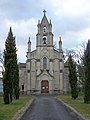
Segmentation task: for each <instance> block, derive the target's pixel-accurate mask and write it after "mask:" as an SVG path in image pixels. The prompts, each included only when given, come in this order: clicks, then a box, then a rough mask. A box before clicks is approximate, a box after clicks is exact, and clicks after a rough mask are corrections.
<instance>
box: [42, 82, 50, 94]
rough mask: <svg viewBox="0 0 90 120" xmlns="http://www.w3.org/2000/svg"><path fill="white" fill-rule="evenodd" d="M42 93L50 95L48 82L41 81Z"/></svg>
mask: <svg viewBox="0 0 90 120" xmlns="http://www.w3.org/2000/svg"><path fill="white" fill-rule="evenodd" d="M41 93H49V82H48V80H42V81H41Z"/></svg>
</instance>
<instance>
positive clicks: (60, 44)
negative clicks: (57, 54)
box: [59, 36, 62, 51]
mask: <svg viewBox="0 0 90 120" xmlns="http://www.w3.org/2000/svg"><path fill="white" fill-rule="evenodd" d="M61 50H62V40H61V36H60V37H59V51H61Z"/></svg>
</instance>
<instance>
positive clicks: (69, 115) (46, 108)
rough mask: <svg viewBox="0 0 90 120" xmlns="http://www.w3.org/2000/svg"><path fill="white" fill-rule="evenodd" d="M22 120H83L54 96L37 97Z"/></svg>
mask: <svg viewBox="0 0 90 120" xmlns="http://www.w3.org/2000/svg"><path fill="white" fill-rule="evenodd" d="M20 120H82V119H81V118H80V117H78V115H76V114H75V113H74V112H73V111H71V110H70V109H68V108H67V107H65V106H64V105H63V104H62V103H61V102H60V101H58V100H57V99H55V96H53V95H47V94H44V95H43V94H42V95H37V96H36V99H35V101H34V102H33V103H32V105H31V106H30V108H29V109H28V110H27V111H26V113H25V114H24V115H23V116H22V118H21V119H20Z"/></svg>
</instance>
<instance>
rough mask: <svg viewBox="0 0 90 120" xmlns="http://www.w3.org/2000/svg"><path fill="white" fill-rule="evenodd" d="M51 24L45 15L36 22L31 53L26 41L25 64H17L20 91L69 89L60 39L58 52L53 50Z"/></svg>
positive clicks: (34, 91) (39, 91)
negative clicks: (33, 46)
mask: <svg viewBox="0 0 90 120" xmlns="http://www.w3.org/2000/svg"><path fill="white" fill-rule="evenodd" d="M53 37H54V36H53V33H52V23H51V20H50V22H49V21H48V19H47V17H46V13H45V11H44V15H43V18H42V20H41V21H40V20H38V25H37V34H36V49H35V50H33V51H31V41H30V38H29V41H28V51H27V55H26V57H27V60H26V63H19V81H20V82H19V86H20V91H25V92H27V93H28V94H30V93H31V94H33V93H51V94H53V93H63V92H65V91H68V89H69V80H68V73H67V71H68V70H67V68H68V67H67V66H65V64H64V56H63V50H62V41H61V37H60V38H59V41H58V45H59V48H58V50H55V49H54V44H53V39H54V38H53Z"/></svg>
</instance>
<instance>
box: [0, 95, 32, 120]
mask: <svg viewBox="0 0 90 120" xmlns="http://www.w3.org/2000/svg"><path fill="white" fill-rule="evenodd" d="M30 99H31V97H30V96H27V95H22V96H20V99H19V100H13V102H12V103H11V104H9V105H5V104H4V102H3V98H2V97H0V120H12V118H13V116H14V115H15V114H16V113H17V112H18V111H19V110H20V109H21V108H22V107H24V106H25V105H26V103H27V102H28V101H30Z"/></svg>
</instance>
